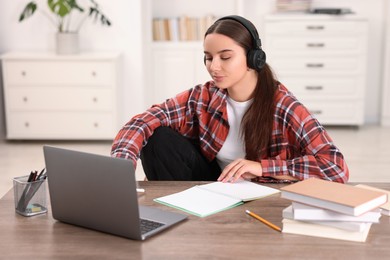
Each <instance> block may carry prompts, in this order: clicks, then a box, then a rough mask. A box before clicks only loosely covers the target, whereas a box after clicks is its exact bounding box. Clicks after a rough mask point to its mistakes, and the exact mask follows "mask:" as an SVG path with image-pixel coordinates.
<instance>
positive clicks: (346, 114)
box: [301, 99, 364, 125]
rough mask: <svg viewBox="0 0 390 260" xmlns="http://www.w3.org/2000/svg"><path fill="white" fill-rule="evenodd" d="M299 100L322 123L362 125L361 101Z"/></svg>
mask: <svg viewBox="0 0 390 260" xmlns="http://www.w3.org/2000/svg"><path fill="white" fill-rule="evenodd" d="M301 102H302V103H303V104H304V105H305V106H306V107H307V108H308V109H309V111H310V112H311V113H312V114H313V115H314V116H315V117H316V118H317V119H318V120H319V121H320V123H322V124H327V125H350V124H351V125H362V124H363V121H364V118H363V114H364V113H363V101H356V100H353V101H323V102H322V101H309V100H305V99H302V100H301Z"/></svg>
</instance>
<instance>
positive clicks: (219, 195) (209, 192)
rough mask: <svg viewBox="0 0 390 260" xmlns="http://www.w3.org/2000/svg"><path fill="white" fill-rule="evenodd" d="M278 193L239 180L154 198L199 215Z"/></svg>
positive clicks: (211, 184)
mask: <svg viewBox="0 0 390 260" xmlns="http://www.w3.org/2000/svg"><path fill="white" fill-rule="evenodd" d="M276 193H279V190H278V189H274V188H270V187H266V186H263V185H260V184H256V183H253V182H249V181H245V180H239V181H237V182H235V183H223V182H213V183H209V184H204V185H197V186H194V187H192V188H189V189H186V190H184V191H181V192H178V193H174V194H171V195H168V196H164V197H160V198H156V199H155V201H156V202H159V203H162V204H164V205H167V206H170V207H174V208H177V209H180V210H183V211H185V212H188V213H191V214H193V215H196V216H199V217H206V216H209V215H211V214H214V213H217V212H220V211H223V210H226V209H230V208H233V207H236V206H238V205H241V204H243V203H244V202H246V201H250V200H256V199H260V198H263V197H266V196H270V195H273V194H276Z"/></svg>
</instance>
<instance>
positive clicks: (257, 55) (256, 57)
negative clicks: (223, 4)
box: [216, 15, 266, 71]
mask: <svg viewBox="0 0 390 260" xmlns="http://www.w3.org/2000/svg"><path fill="white" fill-rule="evenodd" d="M221 20H234V21H236V22H239V23H240V24H242V25H243V26H244V27H245V28H246V29H247V30H248V32H249V33H250V34H251V36H252V40H253V47H252V49H251V50H249V51H248V53H247V56H246V59H247V65H248V67H249V68H251V69H254V70H257V71H260V70H261V69H262V68H263V67H264V65H265V61H266V55H265V52H264V51H263V50H262V49H261V40H260V37H259V34H258V32H257V30H256V28H255V27H254V26H253V24H252V23H251V22H249V21H248V20H247V19H245V18H244V17H241V16H238V15H229V16H225V17H222V18H220V19H218V20H217V21H216V22H218V21H221Z"/></svg>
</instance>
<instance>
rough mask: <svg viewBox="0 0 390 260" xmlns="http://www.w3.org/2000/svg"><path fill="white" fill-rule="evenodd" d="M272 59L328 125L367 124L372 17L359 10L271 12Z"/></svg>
mask: <svg viewBox="0 0 390 260" xmlns="http://www.w3.org/2000/svg"><path fill="white" fill-rule="evenodd" d="M265 30H266V33H265V49H266V52H267V60H268V63H269V64H270V65H271V66H272V68H273V69H274V71H275V73H276V75H277V77H278V79H279V80H280V81H281V82H282V83H283V84H285V85H286V87H287V88H288V89H290V90H291V91H292V92H293V93H294V95H295V96H297V98H298V99H299V100H300V101H301V102H302V103H303V104H304V105H306V107H307V108H308V109H309V110H310V111H311V112H312V113H313V114H314V115H315V116H316V117H317V118H318V119H319V120H320V122H321V123H323V124H327V125H357V126H358V125H362V124H363V123H364V93H365V88H366V85H367V82H366V80H367V76H366V75H367V41H368V22H367V20H366V19H363V18H359V17H355V16H353V15H348V16H347V15H346V16H331V15H291V14H290V15H270V16H267V17H266V19H265Z"/></svg>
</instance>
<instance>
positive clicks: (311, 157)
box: [111, 81, 348, 183]
mask: <svg viewBox="0 0 390 260" xmlns="http://www.w3.org/2000/svg"><path fill="white" fill-rule="evenodd" d="M226 97H227V91H226V90H222V89H219V88H217V87H216V86H215V85H214V82H213V81H209V82H207V83H206V84H205V85H198V86H196V87H194V88H192V89H189V90H187V91H185V92H182V93H180V94H178V95H177V96H176V97H174V98H172V99H168V100H166V101H165V102H164V103H162V104H159V105H154V106H152V107H151V108H150V109H148V110H147V111H146V112H144V113H142V114H140V115H137V116H135V117H134V118H132V119H131V120H130V121H129V122H128V123H127V124H126V125H125V126H124V127H123V128H122V129H121V130H120V131H119V133H118V135H117V136H116V138H115V140H114V142H113V145H112V151H111V154H112V156H113V157H120V158H125V159H131V160H132V161H133V163H134V165H136V162H137V159H138V158H139V155H140V151H141V148H142V147H143V146H145V145H146V143H147V140H148V138H149V137H150V136H151V135H152V134H153V131H154V130H155V129H156V128H157V127H159V126H169V127H171V128H172V129H174V130H176V131H177V132H179V133H180V134H181V135H183V136H185V137H186V138H188V139H191V140H193V141H196V142H198V143H199V145H200V147H201V151H202V153H203V155H204V156H205V157H206V158H207V159H208V160H210V161H211V160H213V159H214V158H215V157H216V155H217V153H218V151H219V150H220V149H221V147H222V145H223V143H224V141H225V139H226V137H227V134H228V132H229V124H228V119H227V109H226ZM259 138H260V137H259ZM258 161H259V162H260V163H261V165H262V168H263V177H260V178H257V181H260V182H268V181H269V180H272V177H273V176H286V175H289V176H293V177H296V178H298V179H300V180H303V179H307V178H310V177H316V178H321V179H326V180H330V181H336V182H342V183H345V182H347V180H348V168H347V165H346V163H345V161H344V157H343V155H342V154H341V152H340V151H339V149H338V148H337V147H336V146H335V145H334V144H333V141H332V139H331V138H330V137H329V135H328V134H327V132H326V131H325V129H324V127H323V126H322V125H321V124H320V123H319V122H318V121H317V120H316V119H315V118H314V117H313V116H312V115H311V114H310V113H309V112H308V110H307V109H306V108H305V107H304V106H303V105H302V104H301V103H299V102H298V101H297V99H296V98H295V97H294V96H293V95H292V94H291V93H290V92H289V91H288V90H287V89H286V87H284V86H283V85H282V84H279V86H278V89H277V92H276V110H275V116H274V124H273V131H272V138H271V141H270V144H269V147H268V156H263V157H262V158H259V159H258ZM267 180H268V181H267Z"/></svg>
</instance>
